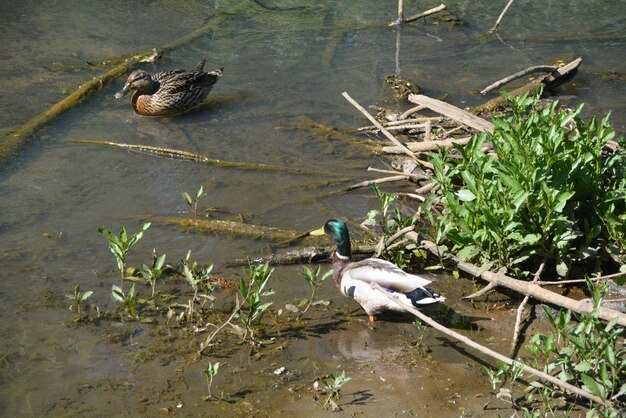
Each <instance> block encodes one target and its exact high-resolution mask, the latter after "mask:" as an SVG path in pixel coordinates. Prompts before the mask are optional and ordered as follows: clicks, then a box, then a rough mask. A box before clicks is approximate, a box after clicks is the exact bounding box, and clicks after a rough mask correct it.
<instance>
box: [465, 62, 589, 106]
mask: <svg viewBox="0 0 626 418" xmlns="http://www.w3.org/2000/svg"><path fill="white" fill-rule="evenodd" d="M581 62H582V58H577V59H575V60H574V61H572V62H570V63H568V64H566V65H564V66H563V67H559V68H558V69H556V70H555V71H554V72H552V73H550V74H548V75H546V76H544V77H541V78H538V79H536V80H533V81H531V82H530V83H528V84H526V85H524V86H522V87H520V88H518V89H515V90H513V91H510V92H509V95H511V96H513V97H515V96H521V95H522V94H524V93H531V92H534V91H536V90H537V88H538V87H539V86H540V85H543V86H544V87H545V88H546V89H553V88H556V87H558V86H560V85H561V84H564V83H567V82H568V81H570V80H571V79H572V78H574V76H575V75H576V73H577V72H578V67H579V66H580V63H581ZM505 104H506V98H505V97H503V96H498V97H496V98H494V99H492V100H489V101H488V102H486V103H483V104H482V105H480V106H475V107H472V108H471V109H470V112H471V113H473V114H475V115H480V114H482V113H493V112H494V111H495V110H496V109H498V108H500V107H502V106H504V105H505Z"/></svg>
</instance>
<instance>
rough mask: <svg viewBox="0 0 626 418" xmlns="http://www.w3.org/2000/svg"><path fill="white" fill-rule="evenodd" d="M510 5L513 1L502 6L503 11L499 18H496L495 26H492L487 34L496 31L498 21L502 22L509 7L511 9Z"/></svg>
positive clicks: (510, 0)
mask: <svg viewBox="0 0 626 418" xmlns="http://www.w3.org/2000/svg"><path fill="white" fill-rule="evenodd" d="M512 4H513V0H509V2H508V3H507V4H506V6H504V10H502V13H500V16H498V20H496V24H495V25H493V27H492V28H491V29H489V33H494V32H495V31H496V30H497V29H498V26H499V25H500V21H501V20H502V18H503V17H504V15H505V14H506V12H507V11H508V10H509V7H511V5H512Z"/></svg>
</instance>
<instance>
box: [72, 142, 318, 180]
mask: <svg viewBox="0 0 626 418" xmlns="http://www.w3.org/2000/svg"><path fill="white" fill-rule="evenodd" d="M70 142H76V143H80V144H94V145H109V146H113V147H118V148H124V149H128V150H131V151H135V152H140V153H143V154H150V155H157V156H159V157H167V158H174V159H177V160H187V161H196V162H200V163H205V164H211V165H214V166H217V167H228V168H238V169H240V170H257V171H273V172H278V173H290V174H309V175H327V174H328V173H322V172H315V171H307V170H302V169H296V168H289V167H283V166H278V165H268V164H258V163H240V162H235V161H225V160H218V159H215V158H211V157H207V156H205V155H201V154H194V153H192V152H187V151H181V150H177V149H172V148H162V147H153V146H151V145H135V144H124V143H121V142H111V141H92V140H87V139H70Z"/></svg>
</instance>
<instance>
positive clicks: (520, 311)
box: [511, 260, 546, 357]
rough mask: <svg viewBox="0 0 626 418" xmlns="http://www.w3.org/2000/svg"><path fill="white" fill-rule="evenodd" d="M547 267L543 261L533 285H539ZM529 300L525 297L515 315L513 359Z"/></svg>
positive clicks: (512, 345)
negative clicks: (523, 315)
mask: <svg viewBox="0 0 626 418" xmlns="http://www.w3.org/2000/svg"><path fill="white" fill-rule="evenodd" d="M545 267H546V260H543V261H542V262H541V265H540V266H539V268H538V269H537V272H536V273H535V277H534V278H533V281H532V283H537V282H538V281H539V278H540V277H541V273H542V272H543V269H544V268H545ZM529 299H530V296H528V295H526V296H524V299H523V300H522V303H520V304H519V306H518V307H517V314H516V315H515V327H514V328H513V338H512V339H511V357H515V349H516V348H517V341H518V340H519V333H520V330H521V329H522V314H523V313H524V308H525V307H526V304H527V303H528V300H529Z"/></svg>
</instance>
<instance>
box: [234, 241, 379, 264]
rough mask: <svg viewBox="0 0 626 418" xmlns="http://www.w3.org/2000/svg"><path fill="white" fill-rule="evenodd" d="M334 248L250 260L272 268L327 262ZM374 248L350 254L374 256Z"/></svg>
mask: <svg viewBox="0 0 626 418" xmlns="http://www.w3.org/2000/svg"><path fill="white" fill-rule="evenodd" d="M335 250H336V247H306V248H299V249H296V250H291V251H287V252H284V253H280V254H272V255H268V256H264V257H258V258H255V259H253V260H252V262H253V263H255V264H263V263H270V265H272V266H277V265H291V264H307V263H315V262H319V261H329V260H330V259H332V257H333V253H334V252H335ZM374 250H375V247H374V246H373V245H353V246H352V254H353V255H354V256H357V257H358V256H370V255H372V254H374ZM225 264H226V266H228V267H233V266H245V265H247V264H248V260H247V259H245V260H244V259H236V260H233V261H229V262H228V263H225Z"/></svg>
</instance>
